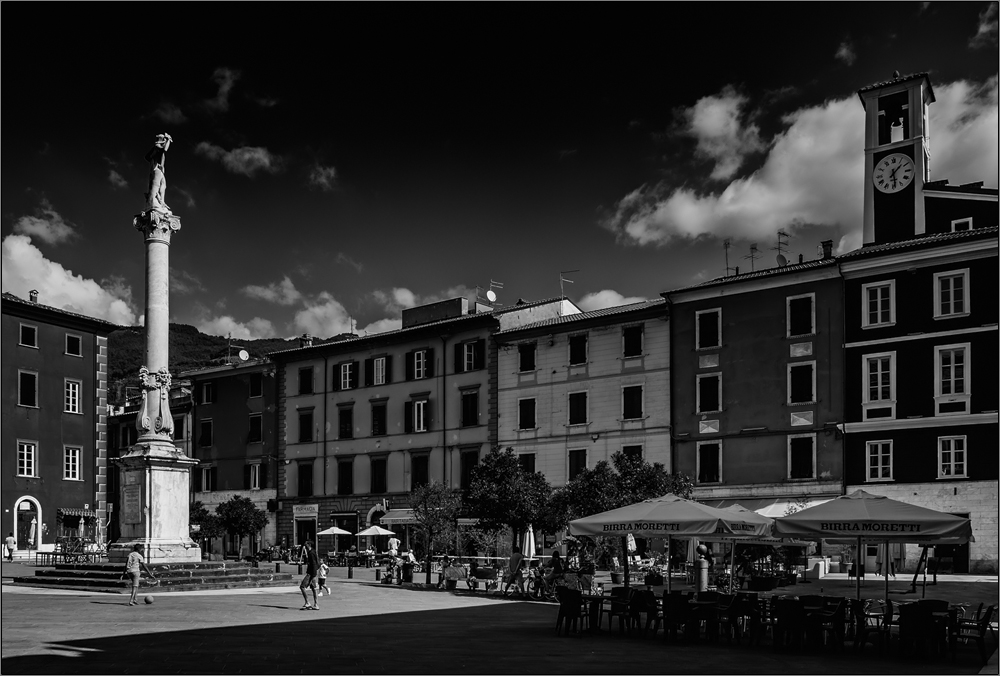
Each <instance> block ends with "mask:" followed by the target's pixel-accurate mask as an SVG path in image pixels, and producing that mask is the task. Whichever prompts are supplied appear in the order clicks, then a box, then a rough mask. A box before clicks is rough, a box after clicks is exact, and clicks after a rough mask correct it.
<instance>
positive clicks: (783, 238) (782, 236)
mask: <svg viewBox="0 0 1000 676" xmlns="http://www.w3.org/2000/svg"><path fill="white" fill-rule="evenodd" d="M788 239H789V237H788V233H787V232H785V231H784V230H778V246H773V247H771V251H777V252H778V255H777V256H775V260H776V261H777V262H778V267H782V268H783V267H785V266H786V265H788V259H787V258H785V249H787V248H788Z"/></svg>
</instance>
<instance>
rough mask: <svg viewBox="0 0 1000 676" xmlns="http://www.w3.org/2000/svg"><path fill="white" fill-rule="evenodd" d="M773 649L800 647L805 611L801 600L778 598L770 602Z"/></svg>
mask: <svg viewBox="0 0 1000 676" xmlns="http://www.w3.org/2000/svg"><path fill="white" fill-rule="evenodd" d="M771 608H772V610H771V613H772V615H773V616H774V649H775V650H778V649H780V648H784V647H793V648H799V647H801V645H802V638H803V633H804V632H803V630H804V621H805V611H804V610H803V604H802V600H801V599H794V598H785V597H778V598H776V599H773V601H772V606H771Z"/></svg>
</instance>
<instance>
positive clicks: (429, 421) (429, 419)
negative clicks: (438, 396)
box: [424, 399, 434, 431]
mask: <svg viewBox="0 0 1000 676" xmlns="http://www.w3.org/2000/svg"><path fill="white" fill-rule="evenodd" d="M433 423H434V409H433V408H432V407H431V400H430V399H428V400H427V401H425V402H424V429H425V430H427V431H430V430H432V429H434V424H433Z"/></svg>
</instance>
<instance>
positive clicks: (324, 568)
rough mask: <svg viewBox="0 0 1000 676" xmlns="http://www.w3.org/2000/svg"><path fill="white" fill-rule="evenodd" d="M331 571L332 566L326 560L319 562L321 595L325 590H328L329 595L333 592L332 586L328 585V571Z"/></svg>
mask: <svg viewBox="0 0 1000 676" xmlns="http://www.w3.org/2000/svg"><path fill="white" fill-rule="evenodd" d="M329 571H330V566H328V565H326V561H323V562H321V563H320V564H319V584H318V586H319V595H320V596H322V595H323V592H324V591H325V592H326V595H327V596H329V595H330V594H332V593H333V592H331V591H330V588H329V587H327V586H326V575H327V573H328V572H329Z"/></svg>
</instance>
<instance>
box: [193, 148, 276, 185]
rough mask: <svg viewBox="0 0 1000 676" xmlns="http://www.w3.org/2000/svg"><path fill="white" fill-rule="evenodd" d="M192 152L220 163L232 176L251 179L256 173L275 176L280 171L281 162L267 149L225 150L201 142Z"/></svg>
mask: <svg viewBox="0 0 1000 676" xmlns="http://www.w3.org/2000/svg"><path fill="white" fill-rule="evenodd" d="M194 151H195V152H196V153H198V154H199V155H204V156H205V157H207V158H208V159H210V160H215V161H217V162H221V163H222V166H224V167H225V168H226V169H228V170H229V171H231V172H232V173H234V174H243V175H244V176H248V177H250V178H253V176H254V174H256V173H257V172H258V171H266V172H267V173H269V174H275V173H277V172H279V171H281V164H282V160H281V157H280V156H278V155H274V154H273V153H271V151H269V150H268V149H267V148H260V147H255V146H240V147H239V148H233V149H232V150H226V149H225V148H222V147H220V146H217V145H213V144H211V143H209V142H208V141H202V142H201V143H199V144H198V145H197V146H195V149H194Z"/></svg>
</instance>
